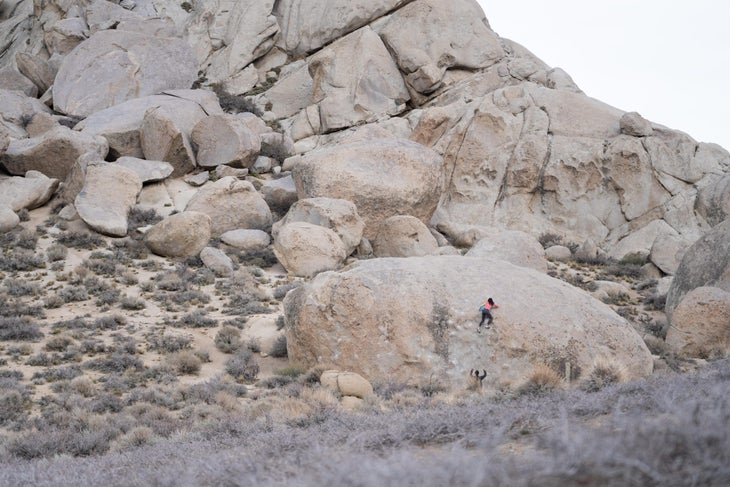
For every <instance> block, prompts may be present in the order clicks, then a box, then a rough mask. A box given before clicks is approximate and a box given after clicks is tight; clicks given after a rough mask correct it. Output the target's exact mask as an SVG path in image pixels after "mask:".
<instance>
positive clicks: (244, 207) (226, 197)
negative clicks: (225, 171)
mask: <svg viewBox="0 0 730 487" xmlns="http://www.w3.org/2000/svg"><path fill="white" fill-rule="evenodd" d="M185 210H186V211H199V212H201V213H205V214H207V215H209V216H210V218H211V225H212V226H211V232H212V234H213V236H214V237H218V236H220V235H221V234H222V233H224V232H227V231H229V230H237V229H239V228H254V229H258V230H268V229H269V228H270V227H271V222H272V218H273V217H272V215H271V210H270V209H269V207H268V205H267V204H266V201H264V199H263V198H262V197H261V195H260V194H259V193H258V192H257V191H256V189H255V188H254V186H253V185H252V184H251V183H249V182H248V181H240V180H238V179H236V178H233V177H230V176H227V177H224V178H222V179H219V180H218V181H215V182H213V183H208V184H206V185H205V186H203V187H202V188H200V190H199V191H198V193H197V194H196V195H195V196H193V197H192V198H191V199H190V201H189V202H188V204H187V206H186V207H185Z"/></svg>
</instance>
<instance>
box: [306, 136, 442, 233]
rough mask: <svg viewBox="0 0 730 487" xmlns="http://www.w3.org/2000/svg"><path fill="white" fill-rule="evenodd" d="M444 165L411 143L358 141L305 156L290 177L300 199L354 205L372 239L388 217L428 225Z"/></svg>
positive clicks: (382, 140) (383, 140)
mask: <svg viewBox="0 0 730 487" xmlns="http://www.w3.org/2000/svg"><path fill="white" fill-rule="evenodd" d="M442 163H443V159H442V158H441V156H439V155H438V154H437V153H436V152H434V151H433V150H431V149H428V148H426V147H424V146H422V145H420V144H418V143H416V142H411V141H409V140H405V139H398V138H381V139H372V140H359V141H354V142H350V143H343V144H338V145H335V146H332V147H325V148H323V149H319V150H314V151H311V152H308V153H307V154H305V155H304V156H303V157H302V158H301V159H300V160H299V161H298V162H297V163H296V165H295V166H294V168H293V170H292V177H293V178H294V183H295V184H296V187H297V194H298V195H299V198H300V199H302V198H317V197H326V198H339V199H344V200H348V201H352V202H353V203H354V204H355V206H356V207H357V212H358V214H359V215H360V216H361V217H362V218H363V220H365V231H364V235H365V236H366V237H367V238H372V237H374V236H375V234H376V233H377V230H378V226H379V225H380V223H381V222H382V221H383V220H385V219H386V218H388V217H390V216H394V215H403V214H408V215H412V216H415V217H416V218H419V219H420V220H421V221H423V222H424V223H428V221H429V218H430V217H431V215H432V214H433V211H434V209H435V208H436V205H437V203H438V200H439V196H440V193H441V167H442Z"/></svg>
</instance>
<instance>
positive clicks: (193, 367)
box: [167, 350, 201, 375]
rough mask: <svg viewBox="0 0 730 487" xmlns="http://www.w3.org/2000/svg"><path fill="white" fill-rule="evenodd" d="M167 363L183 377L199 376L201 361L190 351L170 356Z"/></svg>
mask: <svg viewBox="0 0 730 487" xmlns="http://www.w3.org/2000/svg"><path fill="white" fill-rule="evenodd" d="M167 363H168V364H169V365H170V367H172V369H173V370H175V371H176V372H177V373H178V374H181V375H197V374H198V372H200V365H201V364H200V359H199V358H198V357H197V356H196V355H195V354H194V353H192V352H191V351H189V350H183V351H180V352H175V353H174V354H172V355H170V356H168V359H167Z"/></svg>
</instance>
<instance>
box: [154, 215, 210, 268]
mask: <svg viewBox="0 0 730 487" xmlns="http://www.w3.org/2000/svg"><path fill="white" fill-rule="evenodd" d="M210 227H211V222H210V217H209V216H208V215H206V214H204V213H199V212H196V211H184V212H182V213H175V214H174V215H170V216H168V217H167V218H165V219H164V220H162V221H161V222H159V223H157V224H156V225H155V226H153V227H152V228H150V229H149V230H148V231H147V233H145V235H144V243H145V245H147V247H148V248H149V249H150V250H151V251H152V252H153V253H155V254H157V255H160V256H162V257H172V258H176V257H192V256H193V255H198V254H199V253H200V252H201V251H202V250H203V249H204V248H205V246H206V245H208V241H209V240H210Z"/></svg>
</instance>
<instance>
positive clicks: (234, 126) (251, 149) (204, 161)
mask: <svg viewBox="0 0 730 487" xmlns="http://www.w3.org/2000/svg"><path fill="white" fill-rule="evenodd" d="M191 140H192V141H193V143H194V144H195V145H196V146H197V147H198V153H197V161H198V165H199V166H202V167H216V166H220V165H223V164H225V165H228V166H232V167H245V168H248V167H251V166H252V165H253V164H254V163H255V162H256V157H257V156H258V154H259V151H260V150H261V138H260V137H259V135H258V134H257V133H255V132H253V131H252V130H251V129H250V128H249V127H248V126H247V125H246V124H245V123H244V122H243V121H242V120H241V119H240V118H238V117H236V116H235V115H228V114H224V115H210V116H208V117H205V118H203V119H202V120H200V121H199V122H198V123H197V124H195V127H193V130H192V133H191Z"/></svg>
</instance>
